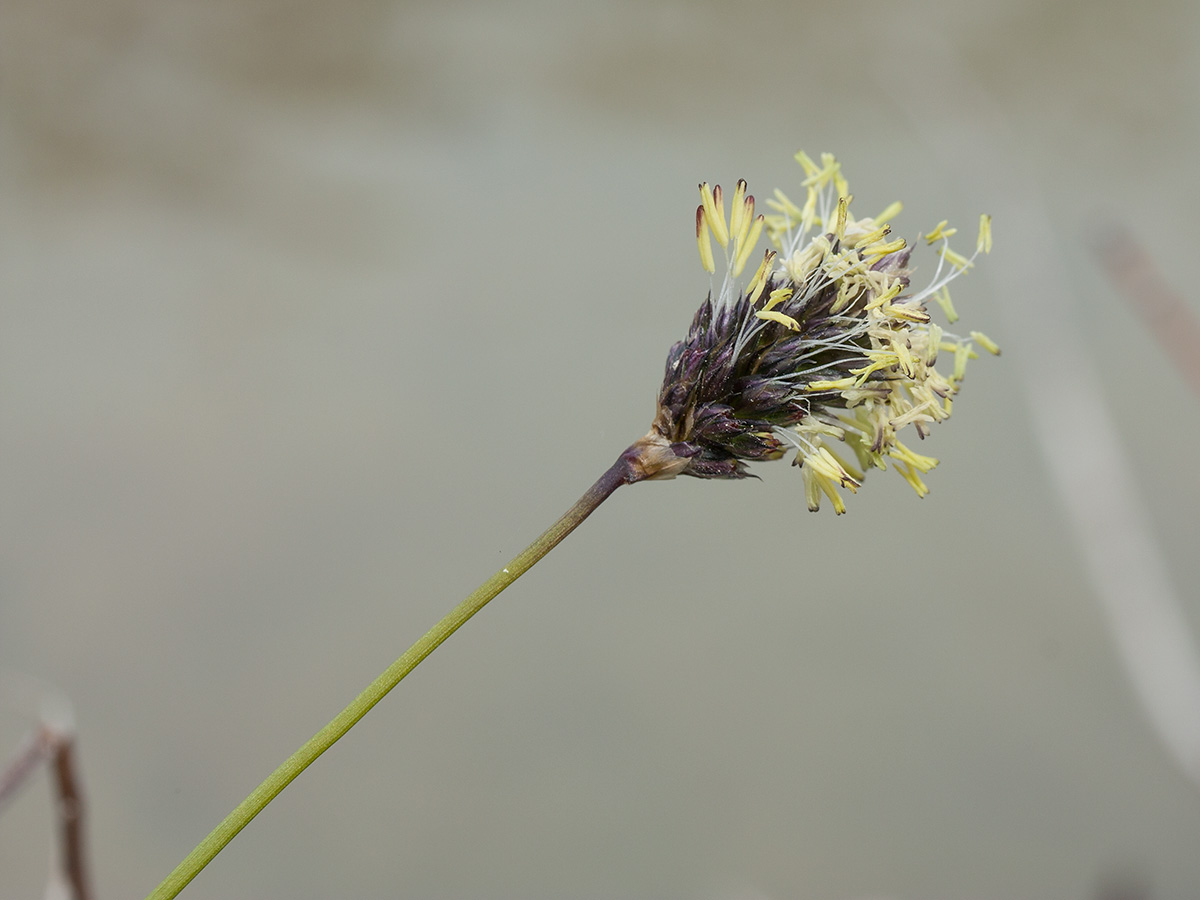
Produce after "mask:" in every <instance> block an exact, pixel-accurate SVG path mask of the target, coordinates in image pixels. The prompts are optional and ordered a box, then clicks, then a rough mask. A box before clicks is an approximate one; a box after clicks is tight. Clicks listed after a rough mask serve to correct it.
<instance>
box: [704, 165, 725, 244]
mask: <svg viewBox="0 0 1200 900" xmlns="http://www.w3.org/2000/svg"><path fill="white" fill-rule="evenodd" d="M700 203H701V204H702V205H703V206H704V215H705V218H706V219H708V227H709V228H711V229H712V233H713V237H715V238H716V239H717V243H718V244H720V245H721V246H722V247H727V246H729V228H728V226H726V224H725V207H724V206H723V205H722V203H721V186H720V185H719V184H718V185H717V186H716V187H715V188H710V187H709V186H708V182H707V181H705V182H704V183H702V184H701V185H700Z"/></svg>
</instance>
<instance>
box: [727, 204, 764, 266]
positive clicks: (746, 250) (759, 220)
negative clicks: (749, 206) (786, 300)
mask: <svg viewBox="0 0 1200 900" xmlns="http://www.w3.org/2000/svg"><path fill="white" fill-rule="evenodd" d="M751 202H752V203H753V200H752V201H751ZM762 230H763V217H762V216H757V217H755V219H754V224H753V225H751V226H750V233H749V234H747V235H746V237H745V240H744V241H742V242H741V250H740V251H739V252H738V255H737V259H735V260H734V261H733V274H734V276H735V277H736V276H738V275H741V274H742V269H744V268H746V261H747V260H748V259H750V254H751V253H753V252H754V248H755V247H756V246H757V245H758V239H759V238H760V237H761V236H762Z"/></svg>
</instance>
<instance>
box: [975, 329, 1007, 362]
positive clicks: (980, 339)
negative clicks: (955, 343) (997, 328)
mask: <svg viewBox="0 0 1200 900" xmlns="http://www.w3.org/2000/svg"><path fill="white" fill-rule="evenodd" d="M971 340H973V341H974V342H975V343H977V344H978V345H979V346H980V347H982V348H983V349H984V350H986V351H987V352H988V353H990V354H992V356H999V355H1000V347H999V345H997V343H996V342H995V341H993V340H992V339H991V338H990V337H988V336H987V335H986V334H984V333H983V332H982V331H972V332H971Z"/></svg>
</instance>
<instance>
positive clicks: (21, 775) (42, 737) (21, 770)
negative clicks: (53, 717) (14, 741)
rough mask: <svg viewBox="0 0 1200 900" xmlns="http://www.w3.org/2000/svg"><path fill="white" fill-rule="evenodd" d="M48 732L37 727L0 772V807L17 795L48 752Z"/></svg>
mask: <svg viewBox="0 0 1200 900" xmlns="http://www.w3.org/2000/svg"><path fill="white" fill-rule="evenodd" d="M48 740H49V732H47V731H46V729H44V728H39V729H38V730H37V731H35V732H34V733H33V734H31V735H30V736H29V737H28V738H26V739H25V742H24V743H23V744H22V745H21V748H20V749H19V750H17V752H16V753H15V754H14V755H13V758H12V759H11V760H9V763H8V765H7V766H5V767H4V771H3V772H0V809H3V808H4V805H5V804H6V803H8V801H9V800H11V799H12V798H13V797H15V796H16V795H17V791H18V790H19V789H20V787H21V786H22V785H23V784H25V782H26V781H28V780H29V776H30V775H32V774H33V773H34V772H35V771H36V770H37V767H38V763H40V762H41V761H42V760H43V759H45V758H46V756H47V755H48V754H49V752H50V745H49V743H48Z"/></svg>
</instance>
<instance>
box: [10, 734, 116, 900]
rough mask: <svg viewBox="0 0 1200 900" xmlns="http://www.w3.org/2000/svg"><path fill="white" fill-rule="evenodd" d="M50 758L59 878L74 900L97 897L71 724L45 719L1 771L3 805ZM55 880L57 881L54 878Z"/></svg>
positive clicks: (93, 899)
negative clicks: (54, 723) (92, 880)
mask: <svg viewBox="0 0 1200 900" xmlns="http://www.w3.org/2000/svg"><path fill="white" fill-rule="evenodd" d="M43 760H45V761H48V763H49V765H48V766H47V768H48V770H49V775H50V783H51V787H52V789H53V791H54V801H55V804H54V805H55V812H56V814H57V826H58V850H59V852H58V864H59V868H60V872H58V873H56V875H57V876H58V878H60V879H61V881H62V882H65V884H66V885H67V886H68V887H69V889H70V891H71V895H72V897H73V898H74V900H95V894H94V893H93V892H92V885H91V880H90V879H89V877H88V866H87V835H86V832H85V831H84V801H83V791H82V787H81V782H80V778H79V773H78V771H77V769H76V762H75V735H74V733H73V731H72V730H71V729H70V728H69V727H60V726H55V725H51V724H49V723H46V722H43V723H42V725H41V726H40V727H39V728H38V729H37V730H36V731H35V732H34V733H33V734H31V735H30V736H29V737H28V738H26V740H25V742H24V743H23V744H22V745H21V747H20V748H19V749H18V750H17V752H16V753H15V754H14V756H13V758H12V759H11V760H10V761H9V763H8V765H7V766H5V768H4V769H3V771H0V808H3V807H4V804H5V803H7V802H8V801H9V800H11V799H12V798H13V797H14V796H16V793H17V791H18V790H19V789H20V788H21V787H22V786H23V785H24V784H25V783H26V782H28V781H29V778H30V777H31V776H32V775H33V773H34V772H36V771H37V769H38V766H39V764H40V763H41V762H42V761H43ZM52 883H53V881H52Z"/></svg>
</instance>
